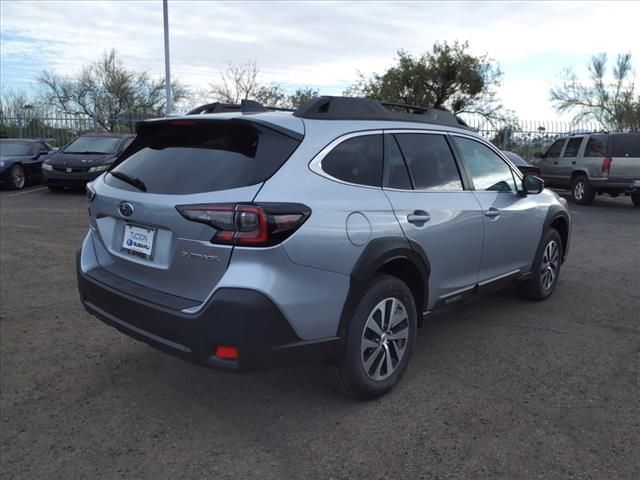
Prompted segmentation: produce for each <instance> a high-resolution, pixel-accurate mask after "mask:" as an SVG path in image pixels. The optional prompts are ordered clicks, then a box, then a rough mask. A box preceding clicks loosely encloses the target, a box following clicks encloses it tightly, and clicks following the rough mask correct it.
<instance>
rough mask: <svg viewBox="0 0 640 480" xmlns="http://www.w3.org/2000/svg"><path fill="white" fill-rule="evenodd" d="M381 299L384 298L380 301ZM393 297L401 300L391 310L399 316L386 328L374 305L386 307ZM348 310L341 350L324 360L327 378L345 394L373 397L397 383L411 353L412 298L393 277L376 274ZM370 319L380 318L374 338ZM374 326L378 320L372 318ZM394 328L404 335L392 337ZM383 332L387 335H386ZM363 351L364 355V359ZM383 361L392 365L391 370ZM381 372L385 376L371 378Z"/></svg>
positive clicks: (414, 321)
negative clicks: (369, 346) (336, 355)
mask: <svg viewBox="0 0 640 480" xmlns="http://www.w3.org/2000/svg"><path fill="white" fill-rule="evenodd" d="M385 299H386V300H387V301H386V302H385V303H383V301H384V300H385ZM393 300H395V301H396V302H399V303H400V304H401V305H399V306H398V307H397V308H396V309H395V310H394V311H396V312H398V314H399V315H398V317H399V318H402V320H401V321H398V323H397V325H396V326H395V327H394V328H386V326H385V325H387V326H388V325H390V324H391V318H390V316H388V317H387V319H383V318H382V313H381V310H380V309H379V308H378V307H380V306H381V305H384V308H385V311H386V309H387V308H389V310H390V309H391V305H393ZM403 307H404V308H403ZM352 312H353V313H352V314H351V318H350V321H349V324H348V326H347V329H346V334H345V342H344V347H343V350H342V352H341V353H340V354H339V356H338V358H337V359H336V360H334V361H332V362H330V363H328V364H327V370H328V377H329V381H330V382H331V383H332V384H333V386H334V387H336V388H337V389H338V390H340V391H341V392H343V393H345V394H347V395H350V396H355V397H357V398H360V399H363V400H367V399H372V398H376V397H379V396H381V395H384V394H385V393H387V392H389V391H390V390H391V389H392V388H393V387H394V386H395V385H396V383H398V381H399V380H400V377H402V374H403V373H404V371H405V370H406V368H407V365H408V363H409V359H410V358H411V354H412V353H413V348H414V346H415V341H416V330H417V326H418V322H417V313H416V306H415V300H414V298H413V295H412V294H411V290H409V287H407V285H406V284H405V283H404V282H403V281H401V280H400V279H398V278H397V277H393V276H391V275H376V276H375V277H374V278H373V279H372V280H371V281H370V282H369V284H368V285H367V287H366V288H365V289H364V292H363V293H362V295H361V296H360V300H359V301H358V302H357V304H356V305H355V307H354V308H353V310H352ZM405 315H406V319H405V318H404V317H405ZM370 319H373V321H376V320H377V319H380V320H381V321H382V327H383V330H384V332H383V333H384V335H383V336H382V337H379V338H378V340H375V339H373V338H371V335H372V334H374V331H373V330H372V329H371V328H370V327H369V325H370V323H368V322H369V321H370ZM376 326H378V327H379V326H380V324H379V323H378V322H376ZM365 327H366V330H365ZM389 332H390V333H389ZM398 332H402V334H405V333H406V339H403V340H400V339H393V335H401V334H399V333H398ZM387 335H391V336H390V337H389V338H388V337H387ZM365 337H366V338H365ZM365 342H367V343H369V344H376V342H377V345H378V346H377V347H374V348H367V347H366V343H365ZM363 346H365V348H364V350H363V349H362V348H363ZM402 348H403V350H402ZM367 352H368V353H367ZM366 355H368V358H367V359H366V360H365V356H366ZM387 358H388V359H389V363H387ZM394 360H395V362H396V363H395V365H394V364H393V362H394ZM369 361H371V362H372V363H371V364H370V367H369V370H368V371H369V373H367V371H366V370H365V363H368V362H369ZM387 365H392V367H391V368H390V370H391V373H389V369H388V368H387ZM376 367H377V368H376ZM382 375H386V377H384V378H380V379H375V378H373V377H374V376H380V377H382Z"/></svg>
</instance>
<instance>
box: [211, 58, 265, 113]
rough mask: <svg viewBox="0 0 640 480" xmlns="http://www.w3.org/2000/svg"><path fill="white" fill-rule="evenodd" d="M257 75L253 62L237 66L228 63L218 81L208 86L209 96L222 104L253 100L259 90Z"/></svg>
mask: <svg viewBox="0 0 640 480" xmlns="http://www.w3.org/2000/svg"><path fill="white" fill-rule="evenodd" d="M259 73H260V72H259V70H258V66H257V65H256V62H255V61H253V60H250V61H248V62H245V63H241V64H238V65H236V64H233V63H229V64H228V65H227V69H226V70H225V71H224V72H221V73H220V81H219V82H218V83H212V84H210V90H209V94H210V95H211V96H212V97H213V99H215V100H217V101H220V102H223V103H240V101H241V100H248V99H255V98H256V95H257V94H258V92H259V90H260V88H261V85H260V81H259V79H258V76H259Z"/></svg>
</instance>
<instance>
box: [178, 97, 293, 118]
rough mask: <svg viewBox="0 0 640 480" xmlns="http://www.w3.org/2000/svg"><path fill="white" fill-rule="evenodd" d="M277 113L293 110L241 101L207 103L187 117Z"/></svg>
mask: <svg viewBox="0 0 640 480" xmlns="http://www.w3.org/2000/svg"><path fill="white" fill-rule="evenodd" d="M273 110H275V111H279V112H294V111H295V110H293V109H291V108H282V107H265V106H264V105H262V104H261V103H259V102H256V101H253V100H241V101H240V103H239V104H238V103H221V102H214V103H207V104H205V105H200V106H199V107H196V108H194V109H193V110H191V111H190V112H189V113H187V115H199V114H202V113H225V112H240V113H259V112H268V111H273Z"/></svg>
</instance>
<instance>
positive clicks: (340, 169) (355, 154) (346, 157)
mask: <svg viewBox="0 0 640 480" xmlns="http://www.w3.org/2000/svg"><path fill="white" fill-rule="evenodd" d="M322 170H323V171H324V172H326V173H327V174H328V175H330V176H332V177H333V178H336V179H338V180H342V181H343V182H349V183H354V184H356V185H369V186H373V187H379V186H381V184H382V135H380V134H376V135H362V136H358V137H353V138H350V139H348V140H345V141H344V142H342V143H341V144H339V145H338V146H336V147H335V148H334V149H333V150H331V152H329V154H328V155H327V156H326V157H324V158H323V159H322Z"/></svg>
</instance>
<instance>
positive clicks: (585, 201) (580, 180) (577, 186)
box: [571, 175, 596, 205]
mask: <svg viewBox="0 0 640 480" xmlns="http://www.w3.org/2000/svg"><path fill="white" fill-rule="evenodd" d="M571 196H572V197H573V201H574V202H575V203H577V204H578V205H591V204H592V203H593V201H594V200H595V198H596V192H595V190H594V189H593V188H592V187H591V185H589V179H588V178H587V176H586V175H578V176H577V177H576V178H574V179H573V182H571Z"/></svg>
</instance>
